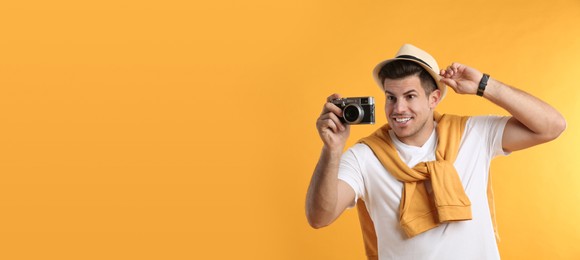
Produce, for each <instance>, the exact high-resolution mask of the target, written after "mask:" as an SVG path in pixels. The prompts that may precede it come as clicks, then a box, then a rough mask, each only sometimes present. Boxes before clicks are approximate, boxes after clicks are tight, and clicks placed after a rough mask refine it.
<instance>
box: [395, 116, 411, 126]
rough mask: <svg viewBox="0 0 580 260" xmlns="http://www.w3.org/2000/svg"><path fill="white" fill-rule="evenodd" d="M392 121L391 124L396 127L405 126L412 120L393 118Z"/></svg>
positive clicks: (409, 118) (408, 118)
mask: <svg viewBox="0 0 580 260" xmlns="http://www.w3.org/2000/svg"><path fill="white" fill-rule="evenodd" d="M392 119H393V122H394V123H395V124H397V125H398V126H405V125H407V124H408V123H409V122H410V121H411V120H413V117H393V118H392Z"/></svg>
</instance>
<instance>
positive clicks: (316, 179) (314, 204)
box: [306, 147, 342, 228]
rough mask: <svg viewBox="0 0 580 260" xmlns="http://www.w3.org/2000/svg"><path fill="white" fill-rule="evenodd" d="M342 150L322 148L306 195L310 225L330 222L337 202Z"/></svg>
mask: <svg viewBox="0 0 580 260" xmlns="http://www.w3.org/2000/svg"><path fill="white" fill-rule="evenodd" d="M341 155H342V150H338V149H334V150H331V149H329V148H327V147H325V148H323V149H322V153H321V155H320V159H319V160H318V164H317V165H316V168H315V169H314V173H313V175H312V179H311V181H310V186H309V187H308V193H307V195H306V217H307V218H308V222H309V223H310V225H311V226H312V227H315V228H319V227H323V226H326V225H328V224H330V223H331V222H332V221H333V220H334V219H335V218H336V208H337V204H338V167H339V164H340V158H341Z"/></svg>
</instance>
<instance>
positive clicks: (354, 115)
mask: <svg viewBox="0 0 580 260" xmlns="http://www.w3.org/2000/svg"><path fill="white" fill-rule="evenodd" d="M331 102H332V103H333V104H335V105H336V106H338V107H339V108H340V109H342V115H343V117H341V118H340V121H341V122H343V123H347V124H350V125H356V124H374V123H375V99H374V98H373V97H347V98H340V99H335V100H332V101H331Z"/></svg>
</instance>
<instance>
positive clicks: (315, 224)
mask: <svg viewBox="0 0 580 260" xmlns="http://www.w3.org/2000/svg"><path fill="white" fill-rule="evenodd" d="M308 224H310V227H312V228H314V229H321V228H323V227H326V226H328V223H324V222H321V221H316V220H312V219H310V218H309V219H308Z"/></svg>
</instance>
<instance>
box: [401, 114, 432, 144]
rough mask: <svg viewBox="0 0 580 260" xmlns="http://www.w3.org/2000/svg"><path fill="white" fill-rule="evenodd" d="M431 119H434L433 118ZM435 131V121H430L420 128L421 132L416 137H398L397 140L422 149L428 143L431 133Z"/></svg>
mask: <svg viewBox="0 0 580 260" xmlns="http://www.w3.org/2000/svg"><path fill="white" fill-rule="evenodd" d="M431 118H433V117H432V116H431ZM433 129H435V121H433V119H430V120H429V119H428V120H426V121H425V123H424V124H423V126H421V127H420V130H419V131H418V132H417V133H415V134H414V135H412V136H407V137H402V138H401V137H399V136H397V139H399V141H401V142H402V143H404V144H406V145H411V146H417V147H422V146H423V145H424V144H425V143H426V142H427V140H429V137H430V136H431V133H433ZM395 136H396V134H395Z"/></svg>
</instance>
